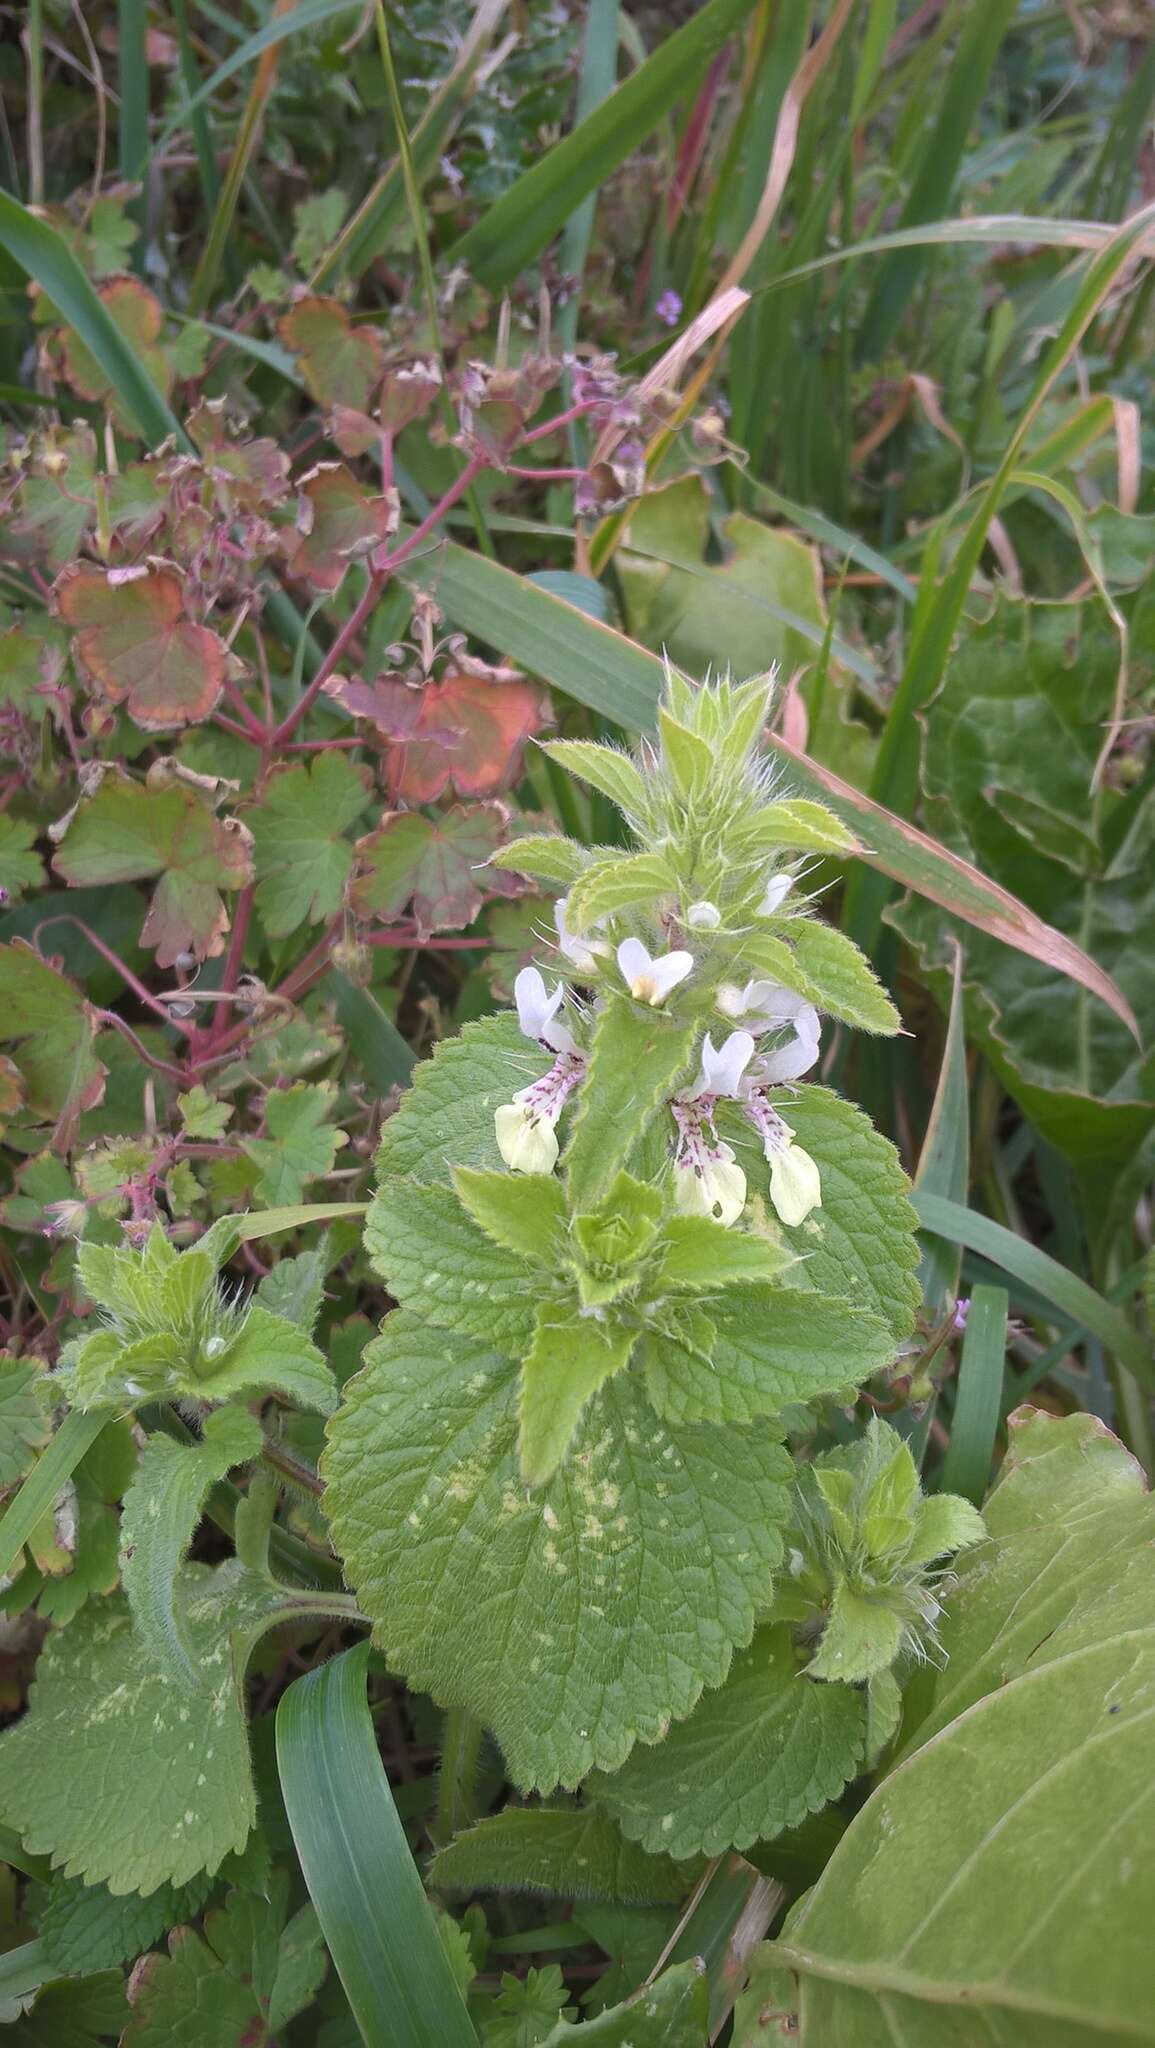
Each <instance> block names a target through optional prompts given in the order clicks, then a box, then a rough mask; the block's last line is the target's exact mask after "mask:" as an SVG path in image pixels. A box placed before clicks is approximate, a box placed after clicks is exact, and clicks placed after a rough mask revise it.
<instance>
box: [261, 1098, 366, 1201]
mask: <svg viewBox="0 0 1155 2048" xmlns="http://www.w3.org/2000/svg"><path fill="white" fill-rule="evenodd" d="M334 1093H335V1091H334V1089H333V1088H332V1086H331V1085H329V1084H327V1083H324V1082H319V1081H298V1082H297V1083H296V1084H295V1086H294V1087H292V1088H274V1089H273V1090H271V1092H270V1093H269V1094H268V1095H267V1096H266V1097H265V1123H266V1125H267V1127H268V1131H269V1136H268V1137H267V1138H246V1139H245V1140H244V1149H245V1151H246V1152H247V1153H248V1155H249V1158H250V1159H251V1160H252V1161H253V1164H254V1165H255V1166H258V1167H259V1168H260V1170H261V1171H260V1179H259V1180H258V1182H257V1192H258V1194H259V1195H261V1196H263V1198H264V1200H265V1201H266V1202H268V1203H269V1204H270V1206H276V1207H280V1206H281V1205H282V1204H292V1203H294V1202H299V1201H300V1199H301V1196H302V1195H303V1194H304V1192H305V1186H306V1183H307V1182H308V1181H311V1180H321V1179H323V1178H324V1176H325V1175H326V1174H328V1173H332V1171H333V1162H334V1160H335V1159H336V1157H337V1153H338V1152H339V1150H340V1149H341V1147H342V1146H343V1145H344V1144H345V1142H346V1137H345V1133H344V1131H338V1130H335V1129H334V1128H333V1126H332V1124H330V1123H328V1122H327V1121H326V1119H327V1117H328V1114H329V1111H330V1109H331V1108H332V1106H333V1098H334Z"/></svg>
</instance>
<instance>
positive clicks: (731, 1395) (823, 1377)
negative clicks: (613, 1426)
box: [642, 1286, 895, 1423]
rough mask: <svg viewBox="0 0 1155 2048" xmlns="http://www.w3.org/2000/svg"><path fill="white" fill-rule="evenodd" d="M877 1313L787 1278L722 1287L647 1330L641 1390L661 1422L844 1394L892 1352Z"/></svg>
mask: <svg viewBox="0 0 1155 2048" xmlns="http://www.w3.org/2000/svg"><path fill="white" fill-rule="evenodd" d="M894 1348H895V1347H894V1338H893V1336H892V1335H891V1332H890V1329H889V1327H888V1325H887V1324H886V1323H885V1322H883V1320H882V1318H881V1316H879V1315H877V1314H872V1313H870V1311H868V1310H865V1309H860V1308H856V1307H852V1306H851V1304H850V1303H849V1302H847V1301H845V1300H834V1299H829V1298H828V1297H826V1296H825V1295H821V1294H814V1293H811V1292H809V1291H808V1290H807V1291H805V1292H804V1291H803V1290H802V1289H801V1288H796V1287H770V1286H746V1287H733V1288H728V1289H727V1291H726V1293H725V1294H724V1295H722V1296H720V1297H719V1299H718V1300H717V1301H716V1302H712V1303H711V1304H710V1305H709V1309H708V1322H707V1323H706V1333H705V1335H704V1337H700V1336H699V1335H698V1333H697V1330H696V1328H695V1325H694V1322H693V1320H690V1321H688V1322H684V1323H682V1324H681V1325H679V1324H678V1323H677V1322H671V1324H670V1327H669V1328H667V1329H665V1330H662V1331H661V1332H659V1331H656V1330H655V1331H653V1332H652V1333H647V1335H646V1337H645V1338H644V1341H643V1350H642V1357H643V1360H644V1364H645V1373H646V1393H647V1395H648V1397H649V1400H650V1403H651V1405H652V1406H653V1407H654V1409H655V1410H656V1411H657V1413H658V1414H659V1415H660V1416H661V1417H662V1418H663V1420H665V1421H667V1422H679V1423H684V1422H712V1423H728V1422H753V1421H754V1420H755V1419H756V1418H757V1417H759V1416H773V1417H779V1418H780V1417H781V1415H782V1411H783V1410H784V1409H789V1408H792V1407H801V1406H804V1405H805V1404H806V1402H808V1401H815V1400H819V1399H822V1398H826V1399H829V1398H831V1397H835V1398H837V1397H839V1396H843V1397H846V1396H849V1394H850V1392H851V1390H852V1389H853V1388H854V1387H855V1386H857V1385H858V1383H859V1381H861V1380H864V1379H868V1378H869V1377H870V1375H871V1373H874V1372H880V1371H882V1370H883V1369H884V1368H885V1367H886V1366H888V1365H889V1364H890V1363H891V1360H892V1358H893V1356H894Z"/></svg>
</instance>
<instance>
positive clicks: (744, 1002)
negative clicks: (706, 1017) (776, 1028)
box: [714, 981, 808, 1037]
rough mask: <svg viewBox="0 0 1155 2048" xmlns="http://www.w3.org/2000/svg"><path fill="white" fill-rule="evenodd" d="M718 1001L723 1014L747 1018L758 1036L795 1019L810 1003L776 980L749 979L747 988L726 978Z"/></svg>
mask: <svg viewBox="0 0 1155 2048" xmlns="http://www.w3.org/2000/svg"><path fill="white" fill-rule="evenodd" d="M714 1001H715V1005H716V1007H717V1008H718V1009H719V1010H720V1011H721V1012H722V1015H723V1017H734V1018H738V1017H742V1018H744V1019H745V1020H746V1022H747V1024H748V1025H749V1028H750V1030H751V1031H753V1033H754V1034H755V1036H756V1037H757V1036H759V1035H760V1034H761V1033H762V1032H763V1031H769V1030H770V1027H771V1025H773V1024H791V1023H793V1021H794V1019H795V1017H796V1016H797V1015H798V1012H799V1011H800V1010H804V1009H806V1008H807V1007H808V1005H807V1002H806V998H805V996H800V995H797V994H796V993H795V991H794V990H793V989H790V988H780V987H779V986H778V983H777V982H776V981H748V982H747V983H746V986H745V988H739V987H738V986H737V985H736V983H734V982H732V981H724V982H723V983H722V985H721V987H720V988H719V990H718V993H717V995H716V996H715V998H714Z"/></svg>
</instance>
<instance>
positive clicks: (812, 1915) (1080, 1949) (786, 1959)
mask: <svg viewBox="0 0 1155 2048" xmlns="http://www.w3.org/2000/svg"><path fill="white" fill-rule="evenodd" d="M1019 1430H1020V1436H1021V1439H1026V1441H1025V1442H1023V1443H1022V1450H1021V1456H1022V1463H1021V1464H1020V1463H1019V1462H1018V1460H1019V1456H1020V1451H1019V1447H1018V1446H1016V1447H1015V1448H1014V1449H1013V1450H1012V1453H1011V1456H1010V1458H1009V1459H1008V1465H1010V1467H1011V1469H1010V1471H1009V1472H1008V1474H1007V1477H1006V1478H1005V1479H1004V1480H1003V1481H1002V1483H1001V1485H1000V1487H999V1488H998V1489H996V1493H995V1496H994V1499H993V1501H992V1510H993V1508H994V1502H997V1500H998V1498H999V1495H1000V1494H1002V1495H1003V1517H1002V1520H1001V1522H1000V1521H999V1518H998V1517H997V1515H996V1514H995V1513H994V1512H992V1527H993V1529H994V1531H995V1533H994V1534H993V1536H992V1540H991V1542H990V1543H987V1544H983V1545H982V1546H980V1547H979V1548H977V1549H976V1550H974V1551H973V1552H972V1553H971V1554H970V1557H969V1558H967V1559H966V1560H964V1562H963V1564H962V1566H961V1568H960V1574H959V1580H960V1583H959V1590H958V1593H957V1595H956V1596H955V1598H954V1600H953V1601H952V1608H951V1613H950V1615H949V1616H948V1619H947V1622H946V1624H945V1627H944V1630H943V1637H944V1643H943V1647H944V1651H945V1652H946V1661H945V1665H944V1671H943V1672H942V1673H935V1674H934V1675H933V1677H932V1684H933V1685H934V1686H935V1687H936V1689H937V1690H938V1692H939V1698H938V1700H937V1701H936V1708H935V1711H934V1713H933V1714H932V1715H930V1716H929V1717H927V1718H924V1719H923V1720H922V1722H921V1723H920V1725H919V1727H918V1729H917V1734H916V1741H917V1744H918V1746H917V1747H916V1748H915V1749H914V1750H913V1753H912V1752H911V1751H910V1750H909V1749H908V1750H907V1751H906V1752H905V1754H904V1756H903V1758H902V1759H900V1761H899V1763H898V1765H897V1766H896V1767H895V1768H893V1769H892V1770H891V1772H890V1774H889V1775H888V1776H887V1777H886V1778H885V1779H884V1780H883V1783H882V1784H881V1786H880V1787H879V1788H878V1789H877V1790H876V1791H875V1793H874V1794H873V1796H872V1797H871V1798H870V1799H869V1800H868V1801H867V1803H866V1805H865V1806H864V1807H863V1808H862V1810H861V1812H860V1813H859V1814H858V1815H857V1816H856V1818H855V1819H854V1820H853V1821H852V1823H851V1825H850V1827H849V1829H848V1830H847V1832H846V1834H845V1835H844V1836H843V1838H842V1840H841V1842H840V1843H839V1845H838V1847H837V1848H836V1849H835V1851H834V1854H833V1856H832V1857H831V1859H830V1862H829V1863H828V1865H827V1867H826V1869H825V1871H824V1872H823V1875H822V1877H821V1878H820V1879H819V1881H818V1884H817V1885H816V1886H815V1887H814V1889H813V1890H812V1891H811V1892H810V1893H808V1894H807V1896H806V1898H805V1899H804V1901H803V1902H802V1904H801V1906H800V1908H799V1909H798V1910H797V1912H796V1913H795V1915H794V1916H793V1918H792V1921H791V1923H790V1927H789V1930H788V1931H787V1932H786V1933H785V1934H784V1936H783V1937H782V1939H781V1940H780V1941H779V1942H777V1943H775V1944H774V1945H773V1950H772V1955H773V1959H774V1961H775V1962H776V1963H777V1964H778V1965H779V1966H781V1967H782V1968H785V1969H790V1970H792V1971H793V1972H794V1974H795V1977H796V1980H797V1982H796V1990H795V1997H794V2000H793V2010H794V2012H795V2014H796V2016H797V2018H796V2022H795V2028H794V2031H795V2032H796V2033H797V2034H798V2037H799V2039H800V2040H801V2041H802V2043H804V2044H805V2043H807V2042H811V2043H814V2044H818V2043H825V2042H827V2041H830V2040H840V2039H843V2038H853V2039H854V2040H855V2041H860V2040H861V2041H864V2042H866V2041H870V2042H873V2041H875V2040H877V2041H879V2042H882V2041H884V2040H886V2039H888V2038H893V2033H894V2029H895V2028H896V2027H897V2028H898V2029H900V2030H902V2031H904V2032H905V2033H906V2035H907V2037H908V2038H910V2039H912V2040H917V2041H918V2042H919V2043H920V2044H922V2043H926V2044H927V2048H938V2044H940V2043H941V2044H943V2048H946V2043H947V2042H954V2041H957V2040H959V2039H960V2038H962V2037H963V2036H962V2034H961V2033H960V2029H963V2030H965V2029H968V2028H969V2029H970V2030H971V2032H972V2033H973V2032H974V2028H975V2026H976V2025H977V2026H979V2027H981V2028H982V2030H983V2032H984V2034H985V2035H986V2037H987V2038H990V2039H995V2038H1003V2039H1006V2040H1008V2041H1009V2040H1012V2039H1013V2040H1015V2041H1019V2040H1021V2041H1023V2042H1027V2041H1030V2042H1035V2041H1038V2042H1040V2043H1042V2042H1044V2041H1045V2042H1048V2043H1049V2042H1052V2041H1060V2040H1062V2041H1067V2040H1069V2041H1070V2042H1072V2043H1075V2042H1076V2041H1078V2042H1082V2041H1091V2040H1095V2041H1100V2040H1102V2041H1104V2042H1114V2041H1118V2042H1123V2041H1134V2040H1142V2039H1149V2038H1151V2020H1150V1999H1149V1996H1148V1978H1149V1970H1148V1952H1147V1932H1148V1927H1149V1922H1150V1914H1151V1911H1152V1907H1153V1906H1155V1875H1153V1873H1152V1870H1151V1865H1150V1860H1149V1858H1148V1857H1147V1856H1146V1854H1145V1847H1144V1845H1145V1838H1146V1814H1145V1811H1144V1807H1143V1801H1142V1799H1141V1798H1140V1799H1137V1798H1136V1789H1135V1788H1136V1786H1137V1785H1142V1784H1144V1783H1145V1782H1146V1775H1147V1771H1148V1767H1149V1759H1150V1748H1151V1738H1150V1732H1149V1730H1150V1714H1151V1705H1150V1701H1151V1686H1152V1680H1153V1678H1155V1597H1153V1593H1152V1583H1151V1575H1150V1570H1149V1567H1148V1565H1147V1563H1146V1562H1141V1561H1140V1560H1141V1558H1143V1556H1144V1553H1145V1554H1146V1556H1147V1557H1149V1547H1150V1540H1151V1529H1152V1519H1151V1515H1152V1511H1151V1504H1150V1501H1149V1499H1148V1497H1147V1496H1146V1495H1144V1494H1143V1492H1142V1490H1141V1480H1140V1477H1139V1475H1138V1474H1137V1473H1135V1472H1134V1470H1132V1472H1131V1473H1130V1475H1128V1474H1127V1473H1126V1471H1125V1469H1124V1467H1123V1464H1122V1461H1121V1459H1120V1456H1119V1452H1118V1447H1117V1446H1112V1444H1111V1440H1110V1439H1109V1438H1107V1437H1106V1433H1105V1432H1104V1431H1103V1430H1102V1425H1101V1424H1098V1423H1096V1422H1094V1421H1093V1419H1092V1418H1091V1417H1084V1416H1079V1417H1072V1418H1070V1419H1069V1420H1068V1421H1059V1420H1057V1419H1055V1418H1052V1417H1041V1416H1039V1417H1033V1416H1032V1417H1026V1416H1025V1415H1024V1416H1023V1417H1020V1419H1019ZM1021 1479H1022V1480H1025V1486H1024V1488H1023V1495H1024V1497H1023V1498H1022V1499H1021V1500H1018V1499H1017V1498H1016V1496H1017V1494H1018V1492H1019V1486H1020V1480H1021ZM964 1710H965V1711H964ZM932 1735H933V1736H934V1740H931V1739H930V1738H931V1736H932ZM928 1814H933V1816H934V1825H933V1827H931V1828H928V1826H927V1815H928ZM1072 1872H1078V1874H1079V1882H1078V1884H1077V1885H1076V1884H1072V1881H1071V1879H1072ZM848 1900H852V1901H853V1910H852V1911H850V1910H848V1907H847V1901H848ZM976 2038H977V2036H976Z"/></svg>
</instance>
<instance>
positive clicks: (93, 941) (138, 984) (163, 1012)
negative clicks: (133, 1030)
mask: <svg viewBox="0 0 1155 2048" xmlns="http://www.w3.org/2000/svg"><path fill="white" fill-rule="evenodd" d="M54 924H74V925H75V926H76V929H77V931H78V932H83V934H84V936H85V938H86V939H87V940H88V943H89V945H90V946H92V947H94V948H95V950H96V951H97V952H98V953H99V954H100V956H101V959H102V960H107V962H108V964H109V966H110V967H114V968H115V969H116V972H117V973H118V974H119V976H120V978H121V980H122V981H123V982H124V984H125V987H126V988H130V989H131V990H132V992H133V995H134V996H136V997H137V998H138V1000H139V1001H140V1002H142V1003H143V1004H144V1006H145V1008H146V1009H147V1010H151V1011H152V1013H153V1016H154V1017H159V1018H160V1020H161V1022H162V1023H164V1024H171V1025H172V1027H173V1029H174V1030H175V1031H183V1032H184V1033H185V1035H186V1037H188V1036H189V1035H191V1034H190V1027H189V1025H188V1024H186V1023H184V1022H182V1020H181V1019H180V1018H179V1017H173V1016H170V1014H169V1011H168V1007H167V1005H166V1004H164V1003H161V1002H158V1001H157V998H156V997H155V996H154V995H152V994H151V993H150V992H149V990H148V989H146V987H145V985H144V983H143V981H141V980H139V979H138V977H137V976H136V975H135V974H134V973H133V971H132V969H131V967H129V966H128V965H127V963H126V962H125V961H123V960H122V959H121V957H120V954H119V953H114V952H113V950H112V947H111V946H106V945H105V943H104V940H103V939H99V938H97V935H96V933H95V932H94V931H93V930H92V929H91V927H90V926H89V925H86V924H85V923H84V920H83V918H79V917H76V916H74V914H73V912H72V911H71V910H62V911H61V912H60V913H59V915H58V916H56V917H46V918H44V919H43V920H42V921H41V923H40V924H38V925H37V927H36V930H35V932H34V933H33V937H34V938H35V939H36V940H39V938H40V934H41V932H46V931H48V930H49V928H50V927H51V926H52V925H54Z"/></svg>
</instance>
